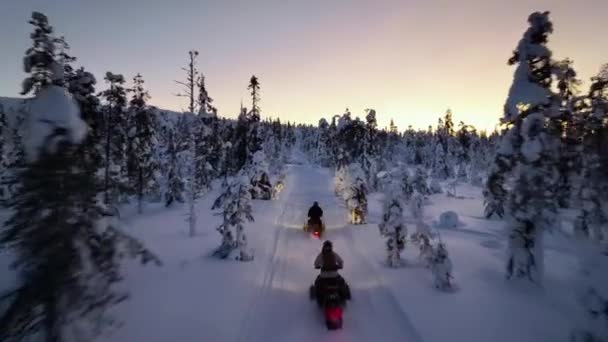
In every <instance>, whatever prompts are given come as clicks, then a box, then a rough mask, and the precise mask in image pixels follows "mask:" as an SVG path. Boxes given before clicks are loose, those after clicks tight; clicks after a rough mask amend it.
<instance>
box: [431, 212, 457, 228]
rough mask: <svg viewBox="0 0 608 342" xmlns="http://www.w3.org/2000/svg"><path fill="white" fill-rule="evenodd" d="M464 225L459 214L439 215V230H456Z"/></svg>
mask: <svg viewBox="0 0 608 342" xmlns="http://www.w3.org/2000/svg"><path fill="white" fill-rule="evenodd" d="M461 224H462V223H461V222H460V220H459V218H458V214H456V213H455V212H453V211H451V210H450V211H445V212H443V213H441V215H439V222H438V223H437V227H438V228H446V229H454V228H457V227H458V226H460V225H461Z"/></svg>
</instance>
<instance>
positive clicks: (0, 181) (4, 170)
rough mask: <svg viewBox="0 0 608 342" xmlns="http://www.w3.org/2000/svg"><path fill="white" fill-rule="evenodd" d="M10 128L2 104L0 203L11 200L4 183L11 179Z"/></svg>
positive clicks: (0, 114)
mask: <svg viewBox="0 0 608 342" xmlns="http://www.w3.org/2000/svg"><path fill="white" fill-rule="evenodd" d="M8 136H9V127H8V123H7V121H6V114H5V113H4V106H3V105H2V104H1V103H0V202H1V201H4V200H6V199H8V198H9V191H8V187H7V184H5V183H4V181H5V180H7V179H8V177H9V169H8V168H9V161H8V151H7V150H8V144H7V143H8V139H7V137H8Z"/></svg>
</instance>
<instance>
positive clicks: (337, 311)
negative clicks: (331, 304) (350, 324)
mask: <svg viewBox="0 0 608 342" xmlns="http://www.w3.org/2000/svg"><path fill="white" fill-rule="evenodd" d="M325 310H326V312H325V315H326V318H327V319H328V320H330V321H332V322H336V321H339V320H340V318H342V308H341V307H339V306H338V307H335V308H327V309H325Z"/></svg>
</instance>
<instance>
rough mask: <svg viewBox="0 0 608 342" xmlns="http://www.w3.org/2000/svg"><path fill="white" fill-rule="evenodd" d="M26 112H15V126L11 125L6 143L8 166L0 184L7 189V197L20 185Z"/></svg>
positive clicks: (23, 160) (23, 165) (23, 158)
mask: <svg viewBox="0 0 608 342" xmlns="http://www.w3.org/2000/svg"><path fill="white" fill-rule="evenodd" d="M25 119H26V113H25V112H24V111H21V110H20V111H19V112H17V116H16V118H15V126H14V127H12V129H11V132H12V134H11V135H10V136H11V138H12V139H11V142H12V143H11V144H10V145H7V147H8V151H7V157H6V161H7V163H8V167H7V169H6V170H5V172H6V173H5V175H4V176H5V178H3V179H2V186H3V187H4V188H5V190H6V191H7V195H8V196H9V197H11V196H13V194H15V193H16V192H17V190H18V188H19V186H20V184H19V177H18V175H19V174H20V173H21V172H22V170H23V168H24V167H25V147H24V146H23V133H24V131H25V127H24V126H25Z"/></svg>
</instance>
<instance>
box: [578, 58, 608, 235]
mask: <svg viewBox="0 0 608 342" xmlns="http://www.w3.org/2000/svg"><path fill="white" fill-rule="evenodd" d="M591 81H592V83H591V86H590V90H589V94H588V95H587V99H586V102H587V106H588V107H589V108H588V110H587V111H586V112H585V113H584V117H585V118H584V123H583V125H582V126H583V127H582V131H583V135H582V145H583V146H582V148H583V155H584V158H583V163H582V164H583V170H582V177H581V178H582V179H581V186H580V190H579V193H580V195H579V196H580V200H581V203H582V209H581V213H580V218H579V224H578V225H577V226H576V227H575V229H576V230H577V234H578V235H582V236H585V237H588V238H591V239H592V240H595V241H599V242H605V241H607V240H608V209H607V208H606V205H605V204H606V203H608V64H605V65H603V66H602V68H601V69H600V72H599V73H598V74H597V75H596V76H594V77H593V78H592V80H591Z"/></svg>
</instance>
